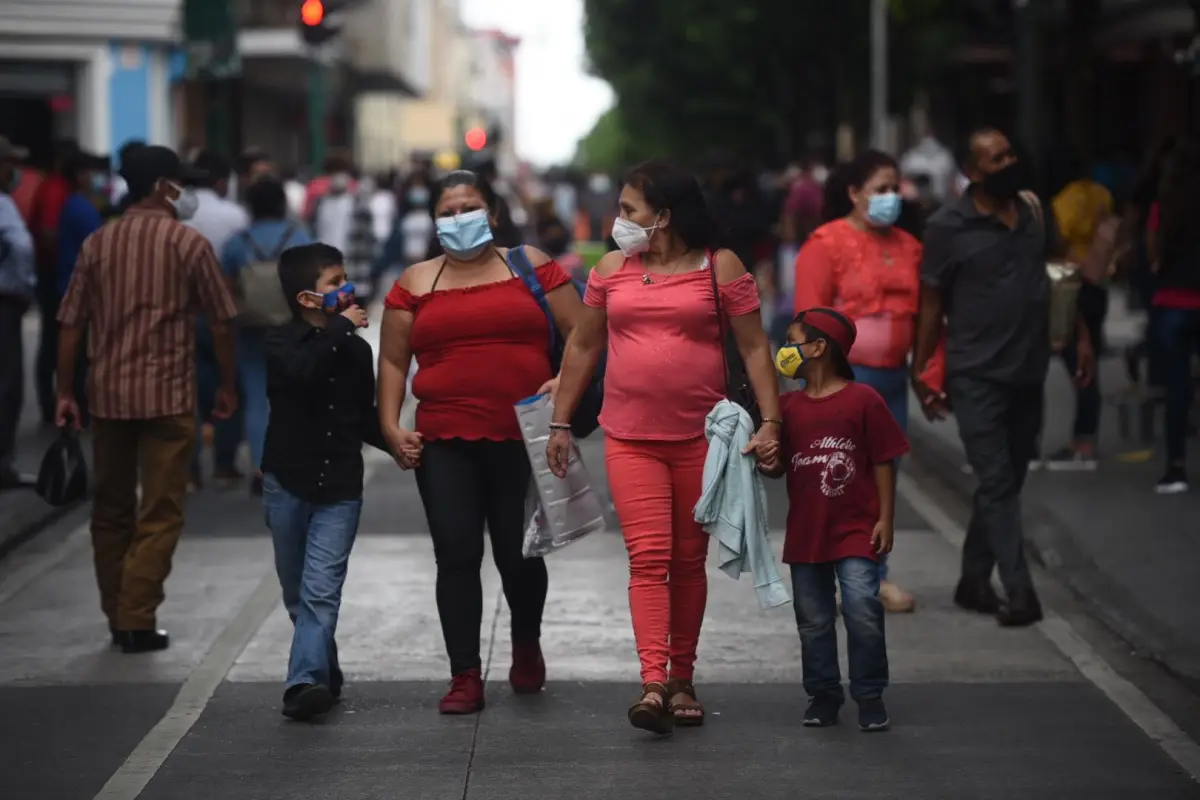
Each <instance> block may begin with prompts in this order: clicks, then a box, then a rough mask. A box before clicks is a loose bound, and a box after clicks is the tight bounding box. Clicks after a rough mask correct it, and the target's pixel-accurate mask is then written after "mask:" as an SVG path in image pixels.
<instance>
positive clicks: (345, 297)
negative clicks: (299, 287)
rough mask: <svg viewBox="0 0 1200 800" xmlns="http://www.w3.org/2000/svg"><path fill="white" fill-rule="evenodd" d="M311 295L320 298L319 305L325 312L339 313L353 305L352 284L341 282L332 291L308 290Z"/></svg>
mask: <svg viewBox="0 0 1200 800" xmlns="http://www.w3.org/2000/svg"><path fill="white" fill-rule="evenodd" d="M308 294H310V295H312V296H313V297H319V298H321V307H322V309H324V311H325V313H327V314H340V313H342V312H343V311H345V310H346V309H347V308H349V307H350V306H352V305H354V284H353V283H343V284H342V285H341V286H339V287H338V288H336V289H334V290H333V291H332V292H325V293H324V294H321V293H320V292H309V293H308Z"/></svg>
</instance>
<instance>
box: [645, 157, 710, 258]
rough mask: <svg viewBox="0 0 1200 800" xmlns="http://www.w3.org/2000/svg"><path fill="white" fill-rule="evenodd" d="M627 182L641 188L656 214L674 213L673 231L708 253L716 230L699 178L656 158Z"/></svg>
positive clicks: (692, 246) (646, 162)
mask: <svg viewBox="0 0 1200 800" xmlns="http://www.w3.org/2000/svg"><path fill="white" fill-rule="evenodd" d="M623 183H624V184H625V185H626V186H629V187H632V188H634V189H637V190H638V191H639V192H641V193H642V195H643V196H644V197H645V198H646V202H647V203H649V204H650V207H651V208H652V209H654V211H655V213H661V212H663V211H670V212H671V225H670V230H671V231H674V233H675V235H676V236H678V237H679V239H680V240H681V241H682V242H683V243H684V245H685V246H687V248H688V249H689V250H708V249H711V248H712V247H713V245H714V243H715V229H714V223H713V219H712V215H711V214H710V213H709V208H708V203H707V202H706V201H705V199H704V192H703V191H702V190H701V189H700V182H699V181H698V180H697V179H696V176H695V175H693V174H692V173H691V172H689V171H687V170H686V169H683V168H682V167H680V166H678V165H676V164H674V163H672V162H670V161H667V160H665V159H661V158H656V159H653V160H651V161H645V162H643V163H641V164H638V165H637V166H636V167H634V168H633V169H631V170H630V171H629V173H628V174H627V175H626V176H625V180H624V181H623Z"/></svg>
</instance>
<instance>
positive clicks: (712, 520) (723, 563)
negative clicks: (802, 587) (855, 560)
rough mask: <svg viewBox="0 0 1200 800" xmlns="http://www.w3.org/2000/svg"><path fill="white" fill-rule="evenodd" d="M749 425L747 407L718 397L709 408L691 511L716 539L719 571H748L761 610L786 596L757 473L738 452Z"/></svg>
mask: <svg viewBox="0 0 1200 800" xmlns="http://www.w3.org/2000/svg"><path fill="white" fill-rule="evenodd" d="M753 429H754V423H753V422H752V421H751V419H750V415H749V414H748V413H746V410H745V409H743V408H742V407H741V406H739V405H737V404H736V403H732V402H730V401H729V400H722V401H721V402H719V403H717V404H716V406H714V407H713V410H712V411H710V412H709V414H708V417H707V418H706V419H705V423H704V435H705V436H706V437H707V438H708V456H707V457H706V458H705V460H704V486H703V489H702V492H701V495H700V501H699V502H698V503H696V508H695V511H694V514H695V519H696V521H697V522H699V523H700V524H701V525H703V526H704V530H705V531H706V532H707V533H708V534H709V536H711V537H713V538H714V539H716V540H717V543H718V553H717V555H718V560H719V564H720V567H721V571H722V572H724V573H725V574H726V575H728V576H729V577H731V578H733V579H734V580H737V578H738V577H739V576H740V575H741V574H742V573H743V572H750V573H753V575H754V590H755V592H756V593H757V594H758V605H759V607H760V608H764V609H765V608H774V607H776V606H781V605H784V604H785V603H788V602H791V599H790V598H789V597H788V593H787V589H786V588H785V587H784V585H783V581H782V580H781V579H780V577H779V568H778V566H777V565H776V563H775V556H774V554H773V553H772V552H771V542H770V537H769V536H768V533H767V492H766V489H764V488H763V482H762V476H761V475H760V474H759V473H758V469H757V468H756V466H755V460H754V456H752V455H742V451H743V450H745V449H746V445H748V444H749V443H750V438H751V436H752V435H753Z"/></svg>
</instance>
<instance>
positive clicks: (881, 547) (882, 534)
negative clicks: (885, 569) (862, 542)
mask: <svg viewBox="0 0 1200 800" xmlns="http://www.w3.org/2000/svg"><path fill="white" fill-rule="evenodd" d="M894 538H895V533H894V532H893V531H892V523H891V522H885V521H884V520H879V522H876V523H875V530H874V532H873V533H872V534H871V546H872V547H874V548H875V552H876V553H877V554H879V555H881V556H882V555H886V554H888V553H890V552H892V542H893V539H894Z"/></svg>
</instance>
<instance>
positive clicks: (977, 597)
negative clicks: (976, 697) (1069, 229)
mask: <svg viewBox="0 0 1200 800" xmlns="http://www.w3.org/2000/svg"><path fill="white" fill-rule="evenodd" d="M963 172H964V174H965V175H966V176H967V177H968V178H970V180H971V186H970V188H969V189H968V190H967V191H966V192H964V193H963V195H962V196H961V197H959V198H957V199H956V200H954V201H952V202H950V203H948V204H947V205H945V206H943V207H942V208H941V209H939V210H938V211H937V212H936V213H935V214H934V215H933V216H932V217H931V218H930V219H929V222H928V226H927V228H926V230H925V240H924V246H925V250H924V258H923V260H922V263H921V308H920V315H919V320H920V321H919V323H918V331H917V343H916V353H915V357H914V359H913V386H914V388H915V390H916V392H917V394H918V396H919V397H920V398H921V401H922V406H923V408H924V409H925V412H926V414H927V415H929V416H930V417H939V416H941V415H942V414H943V413H944V412H945V411H946V410H947V407H951V408H953V410H954V414H955V416H956V418H957V420H958V429H959V435H960V436H961V437H962V442H963V447H964V448H965V450H966V454H967V460H968V462H969V463H970V464H971V467H972V469H973V470H974V473H975V476H976V477H977V479H978V480H979V486H978V488H977V489H976V491H975V500H974V508H973V510H972V514H971V523H970V526H969V527H968V530H967V538H966V541H965V542H964V544H963V557H962V579H961V580H960V581H959V584H958V588H957V590H956V591H955V595H954V600H955V602H956V603H957V604H958V605H959V606H961V607H963V608H966V609H969V610H973V611H978V612H981V613H986V614H995V615H996V616H997V618H998V620H999V621H1000V624H1001V625H1005V626H1022V625H1030V624H1033V623H1035V622H1037V621H1039V620H1040V619H1041V618H1042V609H1041V605H1040V603H1039V602H1038V598H1037V593H1036V592H1035V591H1034V588H1033V582H1032V580H1031V578H1030V574H1029V565H1028V564H1027V563H1026V560H1025V550H1024V541H1025V540H1024V532H1023V529H1022V525H1021V502H1020V497H1021V488H1022V486H1023V485H1024V483H1025V477H1026V474H1027V472H1028V469H1029V462H1030V461H1031V460H1032V459H1033V457H1034V455H1035V454H1036V451H1037V439H1038V434H1039V432H1040V430H1041V426H1042V405H1043V392H1044V387H1045V382H1046V372H1047V369H1048V368H1049V364H1050V331H1049V320H1050V280H1049V276H1048V275H1047V272H1046V260H1047V255H1048V254H1049V253H1050V252H1053V250H1054V249H1055V242H1056V236H1055V229H1054V224H1053V220H1051V219H1050V218H1049V217H1048V216H1046V215H1045V214H1044V213H1043V211H1042V208H1041V205H1040V203H1038V201H1037V199H1036V197H1033V196H1031V195H1028V194H1026V193H1023V192H1022V189H1023V174H1022V171H1021V165H1020V164H1019V163H1018V161H1017V157H1016V155H1015V153H1014V152H1013V148H1012V146H1011V145H1010V143H1009V141H1008V138H1007V137H1005V136H1004V134H1002V133H1001V132H1000V131H998V130H995V129H993V128H985V129H982V130H979V131H976V132H975V133H973V134H972V135H971V136H970V138H969V141H968V147H967V153H966V155H965V158H964V161H963ZM1026 198H1028V199H1026ZM943 316H944V317H945V321H946V326H947V327H946V387H945V389H946V394H945V395H942V394H940V393H938V392H935V391H933V390H931V388H930V387H929V386H927V385H926V384H925V383H924V381H923V380H922V379H921V377H920V376H921V375H922V373H923V372H924V370H925V367H926V365H927V363H928V362H929V360H930V358H931V357H932V356H933V354H934V350H935V349H936V347H937V342H938V337H939V334H940V331H941V327H942V321H943ZM1079 354H1080V362H1079V364H1080V370H1079V373H1080V374H1079V375H1078V379H1079V380H1081V381H1087V380H1090V376H1091V370H1092V366H1093V354H1092V348H1091V342H1090V339H1089V338H1088V336H1087V332H1086V329H1081V332H1080V340H1079ZM994 567H999V572H1000V581H1001V583H1002V584H1003V585H1004V591H1005V595H1006V597H1005V601H1004V602H1001V600H1000V598H999V597H998V596H997V594H996V592H995V590H994V589H993V588H992V585H991V574H992V569H993V568H994Z"/></svg>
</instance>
